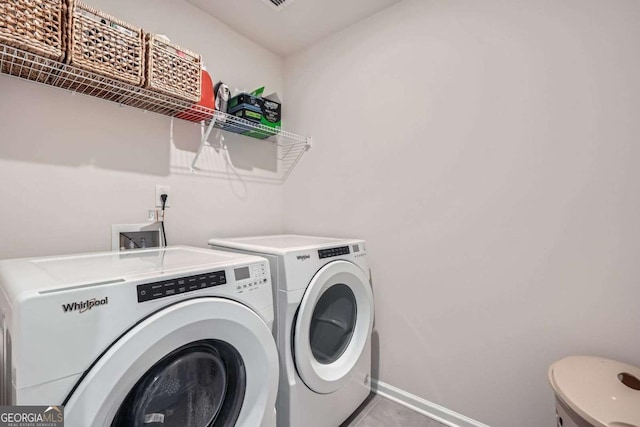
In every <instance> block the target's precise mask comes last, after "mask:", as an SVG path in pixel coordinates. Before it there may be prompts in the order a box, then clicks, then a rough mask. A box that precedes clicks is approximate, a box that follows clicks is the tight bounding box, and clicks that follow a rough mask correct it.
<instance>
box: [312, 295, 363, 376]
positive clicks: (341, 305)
mask: <svg viewBox="0 0 640 427" xmlns="http://www.w3.org/2000/svg"><path fill="white" fill-rule="evenodd" d="M356 314H357V307H356V297H355V295H354V294H353V292H352V291H351V289H349V287H348V286H347V285H344V284H342V283H341V284H337V285H333V286H331V287H330V288H329V289H327V290H326V291H325V292H324V294H322V296H321V297H320V299H319V300H318V303H317V304H316V306H315V309H314V310H313V315H312V317H311V325H310V328H309V340H310V344H311V351H312V353H313V357H315V358H316V360H317V361H318V362H320V363H322V364H325V365H327V364H330V363H333V362H335V361H336V360H338V359H339V358H340V356H342V354H343V353H344V351H345V349H346V348H347V346H348V345H349V342H350V341H351V337H352V336H353V329H354V328H355V325H356Z"/></svg>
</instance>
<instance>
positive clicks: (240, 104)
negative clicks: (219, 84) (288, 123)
mask: <svg viewBox="0 0 640 427" xmlns="http://www.w3.org/2000/svg"><path fill="white" fill-rule="evenodd" d="M263 90H264V88H260V89H257V90H255V91H254V92H252V93H240V94H238V95H236V96H234V97H233V98H231V99H230V100H229V114H232V115H234V116H236V117H240V118H242V119H245V120H249V121H251V122H254V123H258V124H260V125H263V126H265V127H267V128H270V129H269V130H265V129H262V130H261V129H250V130H248V131H246V132H243V133H242V134H243V135H246V136H251V137H253V138H258V139H265V138H268V137H270V136H272V135H275V134H277V133H278V131H279V130H280V127H281V125H282V104H281V103H280V102H278V101H279V100H278V99H277V95H275V94H273V95H270V96H268V97H261V96H259V95H261V94H262V92H263Z"/></svg>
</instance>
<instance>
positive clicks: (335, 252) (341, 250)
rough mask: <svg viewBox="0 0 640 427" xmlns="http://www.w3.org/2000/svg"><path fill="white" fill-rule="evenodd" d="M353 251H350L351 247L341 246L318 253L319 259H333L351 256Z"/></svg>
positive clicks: (321, 250)
mask: <svg viewBox="0 0 640 427" xmlns="http://www.w3.org/2000/svg"><path fill="white" fill-rule="evenodd" d="M350 253H351V251H350V250H349V246H340V247H338V248H329V249H320V250H319V251H318V258H320V259H323V258H331V257H334V256H340V255H349V254H350Z"/></svg>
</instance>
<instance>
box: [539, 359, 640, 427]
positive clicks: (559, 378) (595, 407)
mask: <svg viewBox="0 0 640 427" xmlns="http://www.w3.org/2000/svg"><path fill="white" fill-rule="evenodd" d="M549 382H550V383H551V387H552V388H553V391H554V392H555V395H556V420H557V426H558V427H640V368H637V367H635V366H631V365H627V364H625V363H621V362H616V361H614V360H609V359H604V358H601V357H592V356H571V357H567V358H565V359H562V360H559V361H557V362H555V363H554V364H552V365H551V367H550V368H549Z"/></svg>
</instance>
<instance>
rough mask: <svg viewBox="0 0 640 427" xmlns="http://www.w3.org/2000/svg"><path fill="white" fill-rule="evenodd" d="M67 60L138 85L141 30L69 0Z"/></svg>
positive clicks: (141, 62)
mask: <svg viewBox="0 0 640 427" xmlns="http://www.w3.org/2000/svg"><path fill="white" fill-rule="evenodd" d="M68 7H69V14H68V22H69V23H68V25H67V27H68V30H67V33H68V37H69V42H68V44H67V63H68V64H71V65H73V66H75V67H78V68H82V69H85V70H87V71H91V72H94V73H97V74H101V75H103V76H106V77H110V78H112V79H115V80H119V81H121V82H125V83H129V84H132V85H136V86H140V85H141V84H142V82H143V76H144V44H143V39H142V30H141V29H140V28H138V27H135V26H133V25H131V24H127V23H126V22H122V21H120V20H118V19H117V18H114V17H112V16H110V15H107V14H106V13H103V12H101V11H99V10H96V9H94V8H92V7H90V6H87V5H86V4H84V3H82V2H80V1H77V0H69V5H68Z"/></svg>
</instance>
